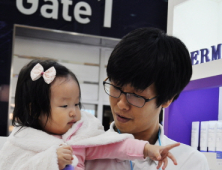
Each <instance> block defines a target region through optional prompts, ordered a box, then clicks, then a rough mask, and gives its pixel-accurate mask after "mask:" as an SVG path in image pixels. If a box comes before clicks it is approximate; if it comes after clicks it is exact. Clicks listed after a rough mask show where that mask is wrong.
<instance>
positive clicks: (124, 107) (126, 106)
mask: <svg viewBox="0 0 222 170" xmlns="http://www.w3.org/2000/svg"><path fill="white" fill-rule="evenodd" d="M117 106H118V107H119V108H120V109H121V110H124V111H126V110H129V108H130V104H129V103H128V101H127V100H126V95H125V94H121V95H120V97H119V100H118V102H117Z"/></svg>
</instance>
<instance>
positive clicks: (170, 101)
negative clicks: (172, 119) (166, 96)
mask: <svg viewBox="0 0 222 170" xmlns="http://www.w3.org/2000/svg"><path fill="white" fill-rule="evenodd" d="M172 101H173V98H172V99H170V100H168V101H167V102H165V103H164V104H162V105H161V106H162V107H163V108H167V107H168V106H169V105H170V104H171V103H172Z"/></svg>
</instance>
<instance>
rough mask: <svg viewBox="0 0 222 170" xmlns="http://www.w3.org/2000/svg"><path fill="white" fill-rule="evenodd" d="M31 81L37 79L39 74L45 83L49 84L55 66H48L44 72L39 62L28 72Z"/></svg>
mask: <svg viewBox="0 0 222 170" xmlns="http://www.w3.org/2000/svg"><path fill="white" fill-rule="evenodd" d="M30 76H31V79H32V81H35V80H38V79H39V78H40V77H41V76H42V77H43V79H44V81H45V82H46V83H47V84H50V83H51V82H52V81H53V80H54V79H55V76H56V70H55V67H50V68H49V69H48V70H46V71H45V72H44V68H43V67H42V65H41V64H39V63H38V64H36V65H35V66H34V67H33V69H32V70H31V73H30Z"/></svg>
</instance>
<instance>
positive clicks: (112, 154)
mask: <svg viewBox="0 0 222 170" xmlns="http://www.w3.org/2000/svg"><path fill="white" fill-rule="evenodd" d="M147 143H148V142H147V141H142V140H137V139H126V140H124V141H122V142H117V143H112V144H109V145H102V146H97V147H89V148H86V158H85V159H86V160H93V159H106V158H108V159H115V158H117V159H122V160H133V159H143V158H144V155H143V150H144V146H145V144H147Z"/></svg>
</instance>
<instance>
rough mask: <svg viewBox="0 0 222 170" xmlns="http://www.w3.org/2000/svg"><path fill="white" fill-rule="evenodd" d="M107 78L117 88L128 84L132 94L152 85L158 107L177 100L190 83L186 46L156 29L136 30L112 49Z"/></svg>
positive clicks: (190, 70)
mask: <svg viewBox="0 0 222 170" xmlns="http://www.w3.org/2000/svg"><path fill="white" fill-rule="evenodd" d="M107 75H108V77H109V79H110V80H111V81H113V82H114V83H115V84H117V85H118V86H120V87H122V86H123V85H126V84H131V85H132V86H133V87H134V88H135V89H136V90H145V89H146V88H147V87H149V86H150V85H151V84H153V83H154V85H155V88H156V93H157V95H158V98H157V103H156V105H157V107H159V106H160V105H162V104H163V103H165V102H167V101H169V100H171V99H172V98H174V99H176V98H177V97H178V96H179V94H180V92H181V91H182V90H183V89H184V87H185V86H186V85H187V84H188V82H189V81H190V78H191V75H192V65H191V60H190V55H189V52H188V50H187V48H186V46H185V45H184V43H183V42H181V41H180V40H179V39H178V38H176V37H173V36H168V35H166V34H165V33H164V32H163V31H161V30H159V29H157V28H139V29H136V30H134V31H132V32H130V33H129V34H127V35H126V36H125V37H123V39H122V40H121V41H120V42H119V43H118V44H117V45H116V47H115V48H114V50H113V52H112V53H111V56H110V58H109V61H108V65H107Z"/></svg>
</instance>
